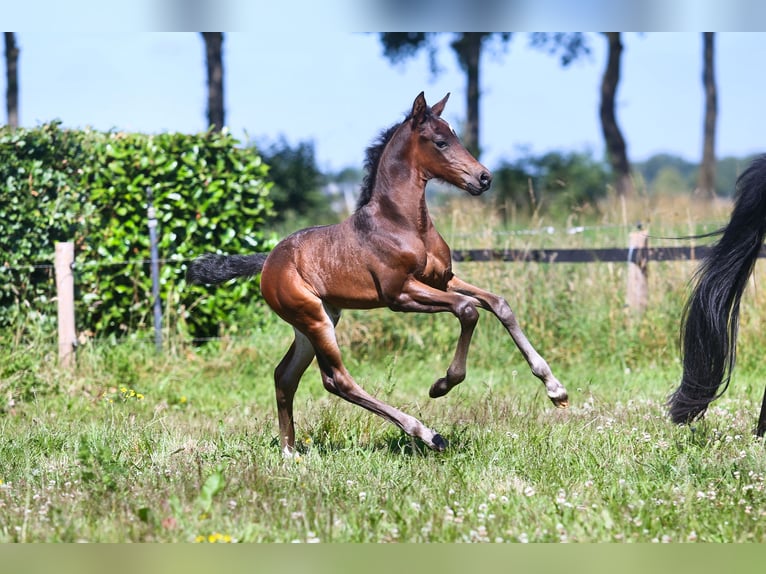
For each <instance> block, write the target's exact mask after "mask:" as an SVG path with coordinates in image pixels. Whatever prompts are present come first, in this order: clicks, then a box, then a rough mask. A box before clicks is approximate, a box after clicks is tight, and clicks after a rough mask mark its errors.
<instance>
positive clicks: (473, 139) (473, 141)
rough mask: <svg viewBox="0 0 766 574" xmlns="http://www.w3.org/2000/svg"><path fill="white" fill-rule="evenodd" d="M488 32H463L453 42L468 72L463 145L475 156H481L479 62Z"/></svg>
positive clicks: (453, 46)
mask: <svg viewBox="0 0 766 574" xmlns="http://www.w3.org/2000/svg"><path fill="white" fill-rule="evenodd" d="M488 35H489V34H488V33H487V32H463V33H462V34H461V35H460V37H459V38H458V39H457V40H455V41H454V42H452V48H453V49H454V50H455V53H456V54H457V58H458V62H459V63H460V66H461V67H462V68H463V70H464V71H465V73H466V80H467V83H466V104H467V108H466V121H465V129H464V133H463V145H465V147H466V149H467V150H468V151H470V152H471V153H472V154H473V155H474V157H477V158H478V157H479V155H480V153H481V152H480V148H479V97H480V91H479V67H480V66H479V64H480V61H481V47H482V42H483V41H484V38H485V37H486V36H488Z"/></svg>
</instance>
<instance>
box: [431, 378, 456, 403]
mask: <svg viewBox="0 0 766 574" xmlns="http://www.w3.org/2000/svg"><path fill="white" fill-rule="evenodd" d="M451 388H452V387H450V386H449V385H448V384H447V379H446V378H444V377H442V378H441V379H439V380H438V381H436V382H435V383H434V384H433V385H431V388H430V389H429V390H428V396H429V397H431V398H432V399H436V398H438V397H443V396H444V395H446V394H447V393H448V392H449V391H450V389H451Z"/></svg>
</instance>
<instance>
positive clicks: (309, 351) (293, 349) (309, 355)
mask: <svg viewBox="0 0 766 574" xmlns="http://www.w3.org/2000/svg"><path fill="white" fill-rule="evenodd" d="M313 359H314V347H312V346H311V342H310V341H309V340H308V339H307V338H306V336H305V335H303V334H302V333H301V332H300V331H298V330H297V329H295V340H294V341H293V343H292V345H290V349H289V350H288V351H287V354H286V355H285V356H284V358H283V359H282V360H281V361H280V363H279V365H277V368H276V369H274V388H275V390H276V394H277V416H278V417H279V441H280V443H281V445H282V453H283V454H284V455H285V456H290V455H292V453H293V451H294V449H295V424H294V422H293V398H294V397H295V391H296V390H297V388H298V383H300V380H301V376H303V373H304V372H305V371H306V369H307V368H308V366H309V365H310V364H311V361H312V360H313Z"/></svg>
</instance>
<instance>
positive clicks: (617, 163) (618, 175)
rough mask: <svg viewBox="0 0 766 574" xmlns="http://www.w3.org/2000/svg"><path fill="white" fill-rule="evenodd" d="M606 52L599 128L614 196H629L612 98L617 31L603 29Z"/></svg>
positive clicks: (618, 42)
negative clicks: (611, 171)
mask: <svg viewBox="0 0 766 574" xmlns="http://www.w3.org/2000/svg"><path fill="white" fill-rule="evenodd" d="M604 35H605V36H606V39H607V42H608V46H609V52H608V54H607V63H606V69H605V70H604V75H603V77H602V80H601V106H600V117H601V130H602V132H603V134H604V141H605V142H606V152H607V156H608V158H609V163H610V164H611V166H612V170H613V171H614V181H615V188H616V189H617V193H618V195H621V196H629V195H632V194H633V180H632V179H631V178H630V163H629V162H628V154H627V151H626V146H625V139H624V138H623V137H622V132H621V131H620V126H618V125H617V118H616V116H615V111H614V101H615V96H616V94H617V86H618V84H619V83H620V60H621V58H622V41H621V39H620V33H619V32H604Z"/></svg>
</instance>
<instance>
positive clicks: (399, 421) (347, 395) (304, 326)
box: [291, 294, 447, 451]
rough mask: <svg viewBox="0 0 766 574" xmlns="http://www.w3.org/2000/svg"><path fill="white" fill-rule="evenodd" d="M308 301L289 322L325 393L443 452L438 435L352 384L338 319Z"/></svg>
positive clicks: (331, 311)
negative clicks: (306, 345) (305, 345)
mask: <svg viewBox="0 0 766 574" xmlns="http://www.w3.org/2000/svg"><path fill="white" fill-rule="evenodd" d="M309 297H311V298H314V296H313V295H308V294H306V295H305V299H304V301H303V305H302V306H301V314H300V316H299V317H298V316H295V317H293V318H292V319H293V320H292V321H291V322H292V323H293V326H294V327H295V328H297V329H299V330H300V331H301V332H302V333H303V334H304V335H305V337H306V339H307V340H308V341H310V342H311V345H312V346H313V350H314V353H316V357H317V362H318V363H319V369H320V372H321V375H322V383H323V384H324V387H325V389H327V390H328V391H329V392H330V393H332V394H334V395H337V396H339V397H341V398H342V399H345V400H346V401H348V402H350V403H353V404H355V405H358V406H360V407H363V408H365V409H367V410H368V411H371V412H373V413H375V414H376V415H379V416H380V417H382V418H384V419H385V420H387V421H389V422H391V423H393V424H395V425H396V426H398V427H399V428H400V429H402V430H403V431H404V432H406V433H407V434H408V435H410V436H413V437H417V438H420V439H421V440H422V441H423V442H424V443H425V444H426V445H427V446H428V447H429V448H431V449H433V450H437V451H443V450H444V449H445V448H446V446H447V443H446V441H445V440H444V439H443V438H442V437H441V435H439V434H438V433H436V432H434V431H433V430H431V429H429V428H428V427H426V426H425V425H424V424H423V423H422V422H420V421H419V420H418V419H416V418H415V417H413V416H410V415H408V414H406V413H403V412H402V411H400V410H398V409H396V408H394V407H392V406H390V405H388V404H386V403H384V402H383V401H381V400H379V399H376V398H375V397H373V396H371V395H370V394H369V393H367V392H366V391H365V390H364V389H363V388H362V387H360V386H359V385H358V384H357V383H356V381H354V379H353V377H352V376H351V374H350V373H349V372H348V370H346V367H345V365H344V364H343V361H342V360H341V355H340V348H339V347H338V342H337V340H336V338H335V323H336V322H337V319H338V316H337V315H335V314H334V312H333V310H332V309H329V308H327V307H325V306H323V305H322V302H321V301H320V300H319V299H318V298H316V299H315V301H310V300H308V299H309Z"/></svg>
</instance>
